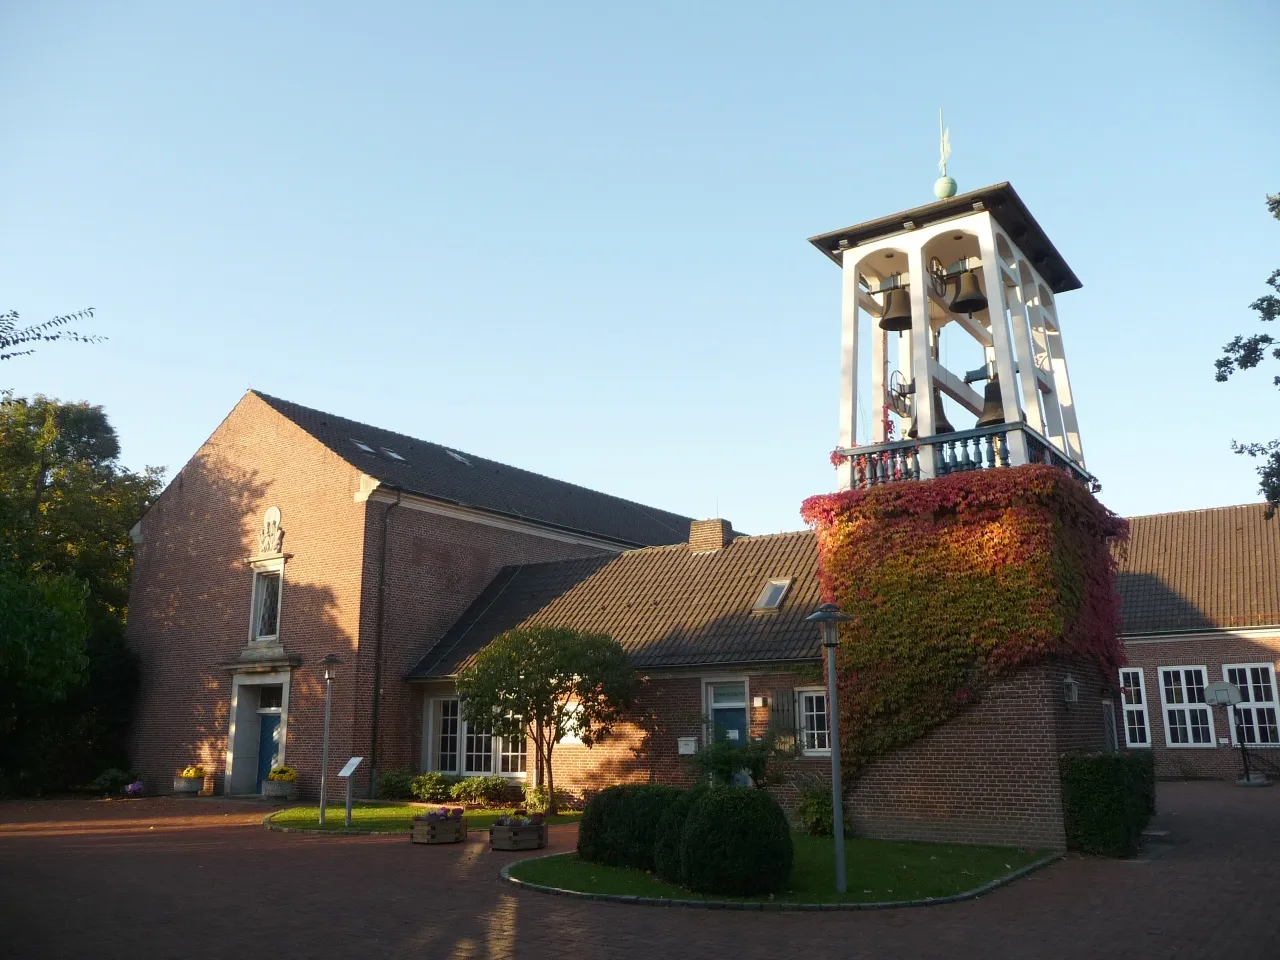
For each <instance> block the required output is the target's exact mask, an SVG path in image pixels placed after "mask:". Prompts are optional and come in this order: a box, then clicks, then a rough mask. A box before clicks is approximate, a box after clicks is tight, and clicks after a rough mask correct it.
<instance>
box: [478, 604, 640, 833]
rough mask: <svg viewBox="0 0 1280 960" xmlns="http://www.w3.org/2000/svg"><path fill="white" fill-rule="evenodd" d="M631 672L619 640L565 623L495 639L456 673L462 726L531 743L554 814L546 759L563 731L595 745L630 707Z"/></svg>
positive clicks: (552, 781)
mask: <svg viewBox="0 0 1280 960" xmlns="http://www.w3.org/2000/svg"><path fill="white" fill-rule="evenodd" d="M635 687H636V674H635V669H634V668H633V667H632V666H631V661H630V660H629V659H628V658H627V655H626V652H625V651H624V650H623V649H622V646H621V644H619V643H618V642H617V641H615V640H613V639H612V638H610V637H607V636H604V635H601V634H590V633H582V632H580V631H577V630H571V629H568V628H564V627H524V628H517V629H515V630H509V631H507V632H506V633H504V634H502V635H501V636H499V637H497V638H496V639H494V640H493V641H492V642H491V643H490V644H489V645H488V646H486V647H485V648H484V649H483V650H482V651H480V653H479V654H478V655H477V656H476V659H475V661H474V662H473V663H472V664H471V665H470V666H468V667H466V668H465V669H464V670H463V671H462V672H461V673H460V674H459V676H458V696H459V698H461V700H462V703H463V713H464V715H465V716H466V719H467V723H469V724H472V725H485V724H489V725H491V729H492V730H493V732H494V734H495V735H497V736H500V737H507V738H512V739H518V738H520V737H524V736H526V735H527V736H528V737H529V739H530V740H532V741H533V744H534V747H535V750H536V753H537V756H538V758H539V759H540V760H541V762H542V768H543V769H544V770H545V771H546V773H547V788H548V797H549V811H548V812H550V813H556V812H557V810H556V806H557V804H556V792H555V778H554V775H553V773H552V766H551V756H552V753H553V752H554V750H555V747H556V744H558V743H560V741H561V740H563V739H564V738H565V737H566V736H569V735H572V736H575V737H577V738H578V739H579V740H581V741H582V743H583V744H584V745H585V746H588V747H590V746H592V745H594V744H595V743H597V742H598V741H599V740H600V738H601V737H603V736H605V735H606V734H608V732H609V731H610V730H611V729H612V728H613V726H614V725H615V724H616V723H617V722H618V721H619V720H620V719H621V718H622V714H623V712H624V711H625V710H626V709H627V708H628V707H630V706H631V703H632V700H633V698H634V696H635Z"/></svg>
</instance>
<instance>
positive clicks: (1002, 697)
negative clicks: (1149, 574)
mask: <svg viewBox="0 0 1280 960" xmlns="http://www.w3.org/2000/svg"><path fill="white" fill-rule="evenodd" d="M1068 671H1070V672H1071V673H1072V675H1073V676H1074V677H1076V678H1077V679H1079V680H1080V681H1081V686H1080V693H1079V696H1080V699H1079V702H1077V703H1074V704H1067V703H1065V702H1064V699H1063V687H1062V680H1063V678H1064V676H1065V675H1066V673H1067V672H1068ZM1102 689H1103V683H1102V678H1101V676H1100V675H1099V674H1098V672H1097V671H1096V670H1095V669H1094V668H1093V667H1092V666H1090V665H1088V664H1083V663H1080V662H1077V661H1072V662H1062V661H1051V662H1047V663H1044V664H1041V665H1038V666H1036V667H1033V668H1031V669H1029V670H1026V671H1024V672H1022V673H1020V674H1017V675H1015V676H1013V677H1009V678H1006V679H1003V680H1000V681H998V682H996V683H995V684H993V685H992V687H991V688H990V689H989V690H988V691H987V692H986V694H985V695H984V696H983V698H982V700H981V702H979V703H977V704H975V705H973V706H972V707H970V708H969V709H967V710H965V711H964V712H963V713H962V714H960V716H958V717H956V718H955V719H954V720H952V721H950V722H949V723H947V724H945V725H944V726H942V727H940V728H938V729H936V730H934V731H933V732H932V733H929V734H928V735H926V736H925V737H923V738H921V739H920V740H918V741H916V742H915V743H913V744H910V745H909V746H907V747H904V748H902V749H901V750H897V751H895V752H894V753H892V754H889V755H887V756H884V757H882V758H879V759H877V760H875V761H873V762H872V763H871V765H870V766H869V767H868V768H867V769H866V770H865V771H864V772H863V774H862V776H861V777H860V778H859V779H858V781H857V783H856V784H855V786H854V787H853V789H852V791H851V792H850V794H849V798H848V811H849V816H850V819H851V821H852V823H853V827H854V830H855V832H856V833H858V834H859V835H860V836H868V837H881V838H885V839H900V840H938V841H946V842H953V843H992V844H1017V845H1026V846H1035V847H1047V848H1052V849H1061V848H1062V847H1063V846H1064V845H1065V836H1064V831H1063V824H1062V792H1061V785H1060V780H1059V775H1058V756H1059V754H1061V753H1062V752H1065V751H1067V750H1100V749H1102V748H1103V746H1104V743H1105V741H1104V730H1103V724H1102V702H1101V701H1102V692H1101V691H1102Z"/></svg>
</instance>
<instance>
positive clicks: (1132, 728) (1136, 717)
mask: <svg viewBox="0 0 1280 960" xmlns="http://www.w3.org/2000/svg"><path fill="white" fill-rule="evenodd" d="M1125 717H1126V719H1127V721H1128V727H1129V744H1130V745H1131V746H1132V745H1134V744H1145V743H1146V742H1147V723H1146V719H1147V718H1146V716H1145V714H1144V712H1143V711H1141V710H1126V711H1125Z"/></svg>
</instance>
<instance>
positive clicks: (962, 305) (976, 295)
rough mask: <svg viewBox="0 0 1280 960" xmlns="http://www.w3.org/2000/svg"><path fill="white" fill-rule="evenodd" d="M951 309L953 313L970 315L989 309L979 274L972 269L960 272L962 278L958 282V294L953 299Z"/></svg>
mask: <svg viewBox="0 0 1280 960" xmlns="http://www.w3.org/2000/svg"><path fill="white" fill-rule="evenodd" d="M950 309H951V312H952V313H967V314H970V315H973V314H975V313H977V312H978V311H979V310H985V309H987V298H986V297H984V296H983V295H982V288H981V287H980V286H978V275H977V274H976V273H974V272H973V271H972V270H966V271H965V272H964V273H962V274H960V279H959V280H958V281H957V282H956V295H955V296H954V297H952V299H951V308H950Z"/></svg>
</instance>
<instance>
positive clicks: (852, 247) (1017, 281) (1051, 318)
mask: <svg viewBox="0 0 1280 960" xmlns="http://www.w3.org/2000/svg"><path fill="white" fill-rule="evenodd" d="M811 242H812V243H813V244H814V245H815V246H817V247H818V249H820V250H822V252H823V253H824V254H826V255H827V256H828V257H829V258H831V259H832V260H833V261H835V262H836V263H837V264H838V265H839V266H840V267H841V269H842V271H843V295H842V302H841V385H840V436H839V446H838V447H837V451H838V452H839V453H841V454H843V455H844V457H845V459H844V462H843V464H842V465H841V466H840V468H839V488H840V489H841V490H847V489H850V488H851V487H855V486H867V485H874V484H876V483H882V482H888V481H890V480H895V479H909V478H916V477H919V478H922V479H923V478H931V477H935V476H939V475H942V474H945V473H950V472H954V471H956V470H967V469H983V468H994V467H997V466H1018V465H1021V464H1026V463H1033V462H1040V463H1052V464H1055V465H1057V466H1060V467H1063V468H1065V469H1067V470H1069V471H1070V472H1072V473H1073V474H1075V475H1076V476H1078V477H1079V478H1080V479H1081V480H1082V481H1085V482H1087V483H1088V484H1089V485H1090V486H1091V487H1093V488H1095V489H1096V487H1097V483H1096V481H1095V480H1094V478H1093V477H1092V476H1091V475H1089V474H1088V472H1087V471H1086V470H1085V461H1084V450H1083V447H1082V445H1081V442H1080V427H1079V423H1078V420H1077V417H1076V408H1075V403H1074V401H1073V397H1072V391H1071V379H1070V375H1069V373H1068V369H1067V358H1066V352H1065V348H1064V346H1063V341H1062V328H1061V325H1060V323H1059V319H1058V310H1057V303H1056V301H1055V299H1054V298H1055V295H1056V294H1060V293H1064V292H1066V291H1069V290H1075V289H1078V288H1079V287H1080V285H1081V284H1080V281H1079V280H1078V279H1077V278H1076V276H1075V274H1074V273H1073V272H1072V271H1071V268H1070V267H1069V266H1067V264H1066V261H1065V260H1063V258H1062V256H1061V255H1060V254H1059V253H1058V251H1057V250H1056V249H1055V248H1054V246H1053V244H1052V243H1051V242H1050V241H1049V239H1048V237H1047V236H1045V234H1044V231H1043V230H1041V228H1040V226H1039V224H1037V223H1036V221H1035V219H1034V218H1033V217H1032V216H1031V214H1030V212H1029V211H1028V210H1027V208H1026V206H1025V205H1024V204H1023V203H1022V201H1021V199H1020V198H1019V197H1018V195H1017V193H1015V192H1014V190H1013V188H1012V187H1011V186H1010V185H1009V184H1007V183H1002V184H998V185H996V186H993V187H987V188H985V189H982V190H975V191H972V192H970V193H965V194H961V195H959V196H955V197H951V198H948V199H945V200H941V201H939V202H937V203H931V204H929V205H927V206H924V207H918V208H916V209H914V210H908V211H904V212H902V213H898V214H893V215H892V216H889V217H883V218H881V219H879V220H873V221H869V222H867V223H863V224H859V225H857V226H854V227H849V228H846V229H844V230H838V231H835V232H833V233H827V234H822V235H821V236H817V237H813V238H811ZM931 265H932V272H931ZM940 267H941V271H942V273H944V274H945V275H946V276H947V277H948V280H947V281H946V282H945V283H943V282H940V279H941V278H940V277H938V276H937V272H938V270H939V268H940ZM966 269H967V270H971V271H973V272H974V273H975V274H976V275H977V277H978V278H979V281H980V284H981V289H982V291H983V293H984V294H985V296H986V299H987V308H986V309H983V310H978V311H975V312H974V313H972V314H964V313H956V312H953V311H952V310H951V309H950V306H949V304H950V303H951V300H952V296H953V291H954V290H955V288H956V283H957V277H958V274H959V273H960V272H962V271H964V270H966ZM903 286H905V288H906V289H905V291H901V292H900V293H898V294H897V295H898V296H902V295H903V294H905V295H906V297H907V299H908V302H909V303H910V312H911V318H910V329H909V330H904V331H903V332H901V333H900V334H899V333H893V332H889V331H885V330H883V329H881V328H880V326H879V323H878V321H879V318H880V317H881V316H882V315H883V314H884V312H885V308H886V305H887V304H886V299H887V289H889V288H895V287H897V288H901V287H903ZM864 319H865V320H867V321H869V325H870V332H871V337H870V340H871V363H870V370H871V376H870V383H863V384H860V383H859V370H860V367H859V340H860V337H859V334H860V333H861V332H862V329H863V328H862V327H861V325H862V323H863V321H864ZM950 324H955V325H956V327H957V328H959V329H960V330H963V331H964V332H965V333H966V334H967V335H968V336H969V337H971V338H972V339H973V340H974V341H976V343H977V344H978V346H979V347H980V348H981V352H982V356H983V358H984V360H985V372H983V369H982V368H979V370H976V371H968V374H969V376H968V378H966V372H965V371H960V372H959V373H957V372H955V371H952V370H949V369H947V368H946V367H945V366H944V365H943V364H942V363H941V362H940V361H939V359H938V358H937V357H936V356H935V352H936V351H935V349H934V346H933V345H934V343H935V342H936V338H937V337H938V335H939V332H940V331H941V330H942V328H943V327H945V326H948V325H950ZM894 340H897V343H896V344H894V343H893V341H894ZM895 348H896V356H895V357H894V358H893V359H891V356H890V355H891V353H892V352H893V351H894V350H895ZM891 362H896V365H897V368H898V370H899V371H900V373H901V374H902V377H903V378H904V380H905V381H906V382H907V383H908V384H910V387H911V388H912V391H911V393H910V395H909V397H908V396H906V395H903V394H899V395H896V396H895V395H894V394H893V393H892V392H891V390H890V383H889V382H888V370H889V365H890V363H891ZM991 374H994V375H995V378H996V379H995V381H994V382H998V384H999V407H1000V408H1001V409H1002V412H1003V420H1004V423H1002V424H998V425H996V424H993V425H991V426H988V427H984V428H973V429H965V428H964V427H963V426H961V424H956V427H957V429H956V430H955V431H953V432H945V433H938V432H937V431H936V429H935V428H936V427H937V426H938V421H939V413H940V411H938V410H936V409H935V403H934V389H935V388H936V389H937V390H938V391H940V392H941V393H942V394H945V395H946V396H948V397H950V398H951V399H952V400H954V401H955V402H956V403H958V404H959V406H960V407H961V408H962V409H963V410H966V411H968V412H970V413H972V414H974V415H975V417H977V416H980V415H981V414H982V413H983V409H984V396H983V394H981V393H979V392H978V391H977V390H975V389H974V388H973V386H971V383H972V382H973V381H974V380H975V379H976V380H978V381H979V382H980V383H981V382H982V381H986V380H988V378H989V376H990V375H991ZM860 389H861V390H862V393H861V399H862V401H863V402H862V408H863V410H865V411H867V412H868V414H869V418H870V420H871V423H872V427H871V430H870V435H869V436H865V437H859V436H858V433H857V423H858V410H859V403H858V401H859V397H860V394H859V390H860ZM895 405H896V406H897V408H898V409H897V412H896V413H895V414H894V415H896V416H898V418H899V425H900V426H902V427H903V429H905V424H906V423H907V422H908V420H907V418H906V417H904V416H902V413H903V412H904V411H903V407H904V405H906V406H909V407H910V414H911V417H912V419H913V422H914V426H915V429H916V433H917V436H916V437H915V438H914V439H912V440H904V439H898V440H892V439H891V438H890V437H889V436H888V435H887V433H888V426H889V424H892V422H893V421H892V419H891V418H890V416H889V415H888V412H889V411H890V410H892V409H893V408H894V406H895Z"/></svg>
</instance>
